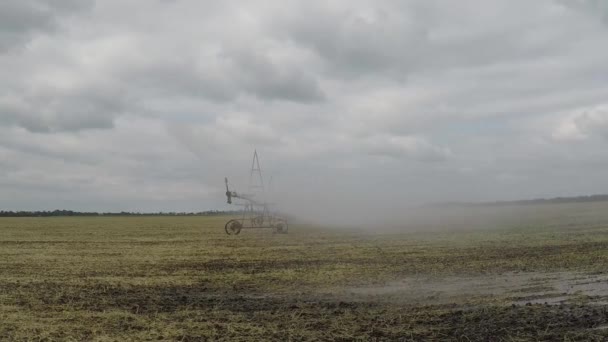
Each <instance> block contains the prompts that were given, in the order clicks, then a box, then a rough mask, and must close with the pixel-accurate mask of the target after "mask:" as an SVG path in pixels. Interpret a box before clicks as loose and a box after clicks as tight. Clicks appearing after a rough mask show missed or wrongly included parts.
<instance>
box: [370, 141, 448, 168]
mask: <svg viewBox="0 0 608 342" xmlns="http://www.w3.org/2000/svg"><path fill="white" fill-rule="evenodd" d="M362 148H363V150H364V151H366V152H367V153H369V154H371V155H377V156H387V157H392V158H398V159H401V158H404V157H405V158H412V159H415V160H418V161H423V162H438V161H445V160H446V159H447V158H448V157H449V156H450V155H451V154H452V152H451V151H450V150H449V149H447V148H445V147H439V146H435V145H433V144H431V143H430V142H428V141H427V140H426V139H424V138H422V137H415V136H389V135H385V136H372V137H369V138H368V139H366V140H364V141H363V143H362Z"/></svg>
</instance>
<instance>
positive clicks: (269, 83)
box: [122, 49, 325, 103]
mask: <svg viewBox="0 0 608 342" xmlns="http://www.w3.org/2000/svg"><path fill="white" fill-rule="evenodd" d="M122 77H123V78H124V79H125V82H126V81H128V80H130V79H134V80H136V81H137V82H138V83H139V84H141V86H142V88H143V89H148V90H150V91H152V92H158V93H160V94H164V95H171V96H184V95H189V96H198V97H202V98H207V99H210V100H213V101H218V102H229V101H234V100H235V99H237V98H238V97H239V96H240V95H252V96H255V97H257V98H259V99H262V100H268V101H272V100H284V101H292V102H298V103H311V102H319V101H323V100H324V98H325V95H324V93H323V91H322V90H321V88H320V86H319V84H318V82H317V80H316V79H315V78H313V77H312V76H311V75H310V74H308V73H306V72H305V71H304V70H303V69H301V68H300V69H298V68H297V67H295V66H292V65H281V64H278V63H273V61H272V60H271V59H270V58H269V57H268V56H267V55H266V54H264V52H252V51H249V50H246V49H239V50H234V49H227V50H225V51H223V52H221V53H218V54H215V55H207V56H205V57H202V58H199V59H196V58H194V57H186V58H180V59H177V60H168V61H167V60H158V61H154V62H152V63H149V62H148V64H147V65H146V62H144V65H143V66H138V65H134V66H133V68H132V69H131V70H126V71H125V72H124V74H122Z"/></svg>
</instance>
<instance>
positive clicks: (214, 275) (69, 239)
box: [0, 204, 608, 341]
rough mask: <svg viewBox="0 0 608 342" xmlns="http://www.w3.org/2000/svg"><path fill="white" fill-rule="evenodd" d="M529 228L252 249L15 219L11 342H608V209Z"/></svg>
mask: <svg viewBox="0 0 608 342" xmlns="http://www.w3.org/2000/svg"><path fill="white" fill-rule="evenodd" d="M511 213H512V208H510V212H509V214H511ZM526 215H527V216H525V219H523V218H522V217H523V214H522V215H520V216H517V217H518V219H517V220H514V219H510V220H509V221H506V222H503V221H500V222H499V221H496V224H494V225H493V226H492V229H489V228H487V224H488V222H494V221H492V220H490V219H489V218H484V220H483V222H482V224H480V222H479V221H477V222H471V225H470V228H466V227H467V224H466V223H467V222H464V221H460V222H459V224H458V229H451V228H450V227H451V226H450V225H449V224H448V225H447V226H444V227H442V226H434V227H433V229H432V230H430V231H416V230H404V231H395V230H394V227H392V228H391V230H390V231H379V230H374V231H361V230H355V231H345V230H343V229H342V230H336V229H333V228H331V227H319V226H304V225H295V224H294V225H293V227H292V229H291V230H290V233H289V234H288V235H273V234H271V233H269V232H264V231H255V232H250V231H247V232H242V233H241V234H240V235H239V236H238V237H234V236H230V237H229V236H226V235H225V234H224V232H223V229H222V227H223V223H224V222H225V220H226V218H204V217H198V218H197V217H183V218H180V217H167V218H162V217H160V218H159V217H155V218H40V219H0V289H1V291H0V340H2V341H4V340H8V341H13V340H14V341H142V340H147V341H149V340H154V341H217V340H223V341H252V340H255V341H261V340H264V341H357V340H358V341H539V340H540V341H556V340H559V341H576V340H578V341H589V340H597V341H605V340H608V267H607V266H608V204H606V205H604V206H600V205H593V206H589V205H583V206H580V205H579V206H573V207H565V208H564V207H559V208H553V207H548V208H540V209H538V210H533V211H530V210H529V208H527V209H526ZM509 217H511V216H509ZM463 227H465V228H463Z"/></svg>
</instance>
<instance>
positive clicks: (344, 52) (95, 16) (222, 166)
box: [0, 0, 608, 211]
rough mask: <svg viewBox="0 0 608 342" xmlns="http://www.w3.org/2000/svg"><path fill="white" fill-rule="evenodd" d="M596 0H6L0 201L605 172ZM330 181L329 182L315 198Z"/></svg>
mask: <svg viewBox="0 0 608 342" xmlns="http://www.w3.org/2000/svg"><path fill="white" fill-rule="evenodd" d="M607 139H608V2H606V1H604V0H578V1H576V0H535V1H529V0H461V1H453V0H409V1H408V0H394V1H391V0H386V1H379V0H348V1H310V0H306V1H286V0H277V1H251V0H248V1H201V0H97V1H93V0H88V1H87V0H2V1H0V208H2V209H11V210H15V209H56V208H66V209H76V210H104V211H105V210H139V211H156V210H163V211H169V210H177V211H199V210H206V209H227V208H229V207H228V206H227V205H226V204H225V198H224V195H223V192H224V189H223V177H224V176H229V177H230V178H231V179H232V180H233V183H234V185H235V187H236V190H239V189H245V188H246V186H247V180H248V168H249V166H250V162H251V156H252V153H253V150H254V148H257V150H258V152H259V153H260V161H261V165H262V168H263V169H264V172H265V174H264V175H265V176H267V177H269V176H270V175H272V176H273V177H274V180H275V187H277V188H280V189H281V190H282V192H288V195H287V196H285V198H284V200H285V201H287V202H289V201H291V202H292V205H297V206H300V207H307V209H308V210H309V211H310V210H315V208H318V207H319V206H321V204H322V206H323V207H326V206H327V205H326V204H327V203H341V205H343V206H344V207H345V208H348V207H350V206H351V205H352V207H353V208H354V207H357V205H366V204H369V203H374V204H376V205H379V206H383V207H387V208H392V209H394V208H399V207H400V206H404V205H409V204H415V203H422V202H434V201H453V200H463V201H484V200H498V199H501V200H509V199H520V198H537V197H554V196H566V195H579V194H595V193H608V176H607V170H608V140H607ZM315 198H318V199H322V200H314V201H312V200H313V199H315Z"/></svg>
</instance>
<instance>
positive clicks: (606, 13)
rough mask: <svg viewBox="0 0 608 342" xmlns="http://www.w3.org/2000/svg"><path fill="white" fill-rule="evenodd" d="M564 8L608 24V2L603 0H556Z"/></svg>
mask: <svg viewBox="0 0 608 342" xmlns="http://www.w3.org/2000/svg"><path fill="white" fill-rule="evenodd" d="M557 1H558V2H559V3H561V4H563V5H564V6H566V7H569V8H572V9H575V10H580V11H583V12H586V13H589V14H591V15H593V16H596V17H598V18H600V19H602V20H603V21H604V22H605V23H607V24H608V2H606V1H604V0H557Z"/></svg>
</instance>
